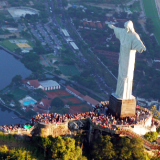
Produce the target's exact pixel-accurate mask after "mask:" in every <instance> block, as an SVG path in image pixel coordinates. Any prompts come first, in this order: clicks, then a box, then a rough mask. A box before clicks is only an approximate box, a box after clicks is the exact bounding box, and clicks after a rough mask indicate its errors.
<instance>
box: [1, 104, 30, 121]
mask: <svg viewBox="0 0 160 160" xmlns="http://www.w3.org/2000/svg"><path fill="white" fill-rule="evenodd" d="M0 107H5V108H7V109H8V110H11V111H12V112H14V113H15V114H17V116H18V117H19V118H21V119H24V120H26V121H29V119H27V118H26V117H21V116H23V115H22V114H21V113H19V112H18V111H16V110H15V109H12V108H9V107H8V106H7V105H5V104H2V103H1V102H0Z"/></svg>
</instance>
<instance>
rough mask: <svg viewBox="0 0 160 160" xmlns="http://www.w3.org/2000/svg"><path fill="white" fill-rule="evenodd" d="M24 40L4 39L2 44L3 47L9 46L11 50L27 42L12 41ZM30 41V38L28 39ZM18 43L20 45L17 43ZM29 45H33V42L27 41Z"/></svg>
mask: <svg viewBox="0 0 160 160" xmlns="http://www.w3.org/2000/svg"><path fill="white" fill-rule="evenodd" d="M12 40H13V41H17V42H18V41H23V39H15V40H14V39H9V40H4V41H2V43H1V45H2V46H3V47H5V48H7V49H8V50H10V51H12V52H13V51H14V50H15V49H17V48H19V47H21V44H23V45H24V44H25V43H11V41H12ZM27 41H28V40H27ZM17 44H18V45H17ZM26 44H27V45H28V46H31V47H32V46H33V45H32V43H31V42H29V41H28V42H27V43H26Z"/></svg>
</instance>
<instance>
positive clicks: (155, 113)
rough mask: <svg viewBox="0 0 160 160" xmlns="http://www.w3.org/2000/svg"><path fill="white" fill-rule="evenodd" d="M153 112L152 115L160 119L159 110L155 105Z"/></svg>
mask: <svg viewBox="0 0 160 160" xmlns="http://www.w3.org/2000/svg"><path fill="white" fill-rule="evenodd" d="M151 112H152V114H153V116H154V117H155V118H158V117H160V113H159V111H158V110H157V108H156V105H153V106H152V108H151Z"/></svg>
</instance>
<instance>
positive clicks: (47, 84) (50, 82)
mask: <svg viewBox="0 0 160 160" xmlns="http://www.w3.org/2000/svg"><path fill="white" fill-rule="evenodd" d="M39 83H40V85H41V86H43V87H53V86H59V84H58V83H57V82H56V81H53V80H46V81H40V82H39Z"/></svg>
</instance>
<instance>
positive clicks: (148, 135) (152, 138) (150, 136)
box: [144, 132, 158, 142]
mask: <svg viewBox="0 0 160 160" xmlns="http://www.w3.org/2000/svg"><path fill="white" fill-rule="evenodd" d="M144 137H145V138H146V139H147V140H148V141H150V142H153V141H155V140H156V139H157V138H158V133H157V132H147V133H146V134H145V135H144Z"/></svg>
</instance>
